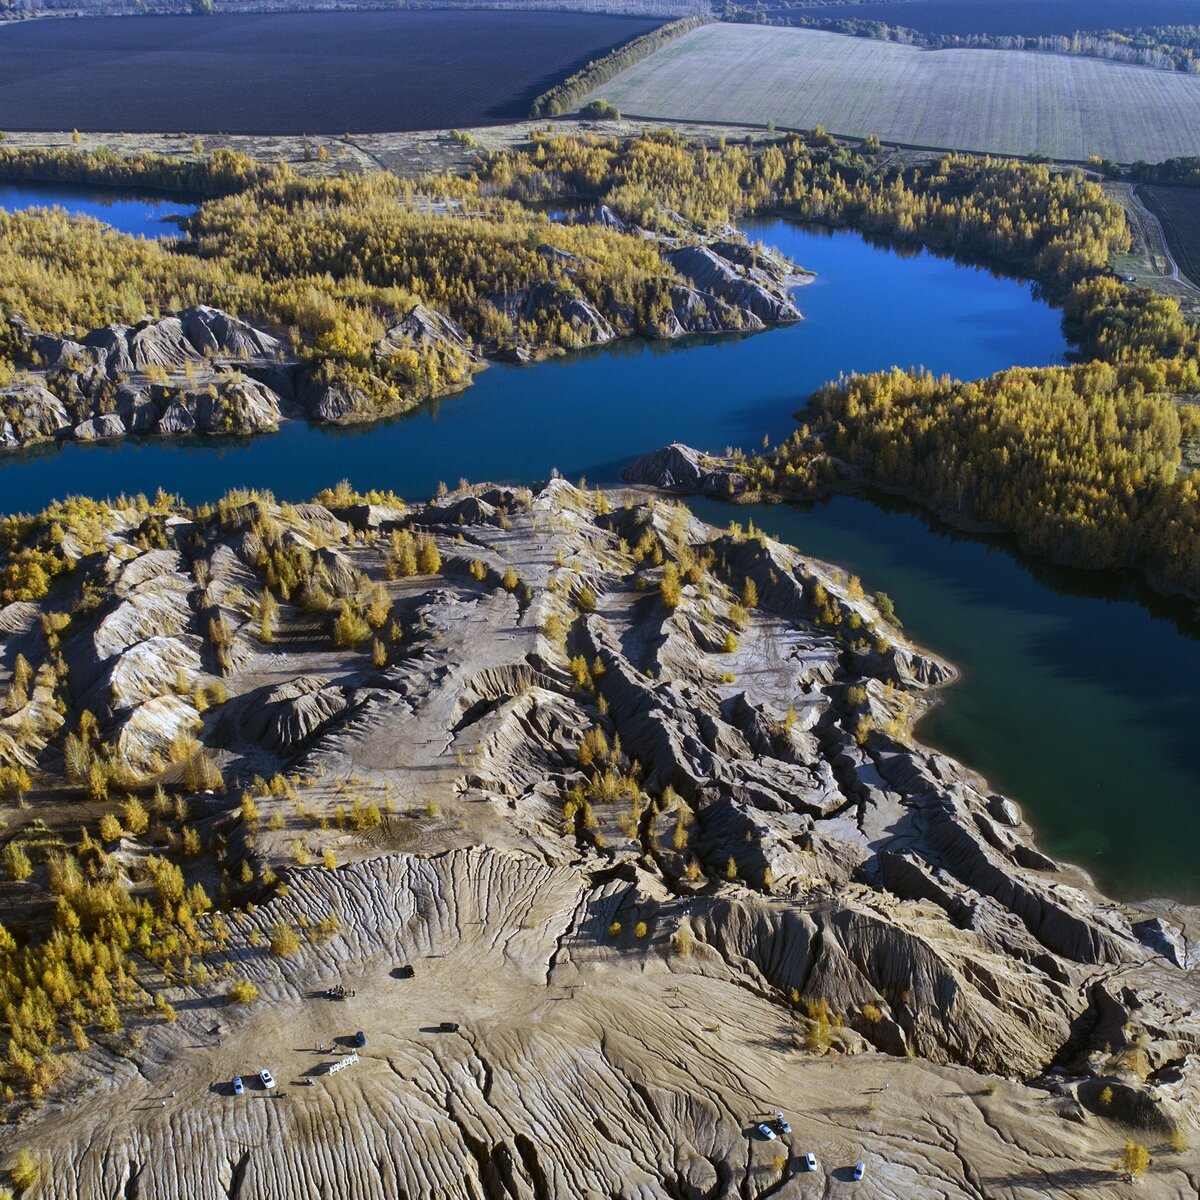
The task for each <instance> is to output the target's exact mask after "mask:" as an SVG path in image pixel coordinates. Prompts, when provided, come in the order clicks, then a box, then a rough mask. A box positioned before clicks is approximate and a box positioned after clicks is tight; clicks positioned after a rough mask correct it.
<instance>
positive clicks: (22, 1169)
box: [8, 1150, 42, 1191]
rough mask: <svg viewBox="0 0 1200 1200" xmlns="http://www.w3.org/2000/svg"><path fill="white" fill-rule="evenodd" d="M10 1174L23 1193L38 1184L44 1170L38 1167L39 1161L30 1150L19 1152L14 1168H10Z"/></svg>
mask: <svg viewBox="0 0 1200 1200" xmlns="http://www.w3.org/2000/svg"><path fill="white" fill-rule="evenodd" d="M8 1173H9V1175H11V1176H12V1181H13V1183H14V1184H16V1186H17V1187H18V1188H19V1189H20V1190H21V1191H24V1190H25V1189H26V1188H31V1187H33V1185H34V1184H35V1183H37V1181H38V1180H39V1179H40V1178H41V1176H42V1169H41V1167H40V1166H39V1165H38V1161H37V1159H36V1158H34V1157H33V1155H32V1154H30V1153H29V1151H28V1150H18V1151H17V1155H16V1157H15V1158H14V1159H13V1161H12V1166H10V1167H9V1168H8Z"/></svg>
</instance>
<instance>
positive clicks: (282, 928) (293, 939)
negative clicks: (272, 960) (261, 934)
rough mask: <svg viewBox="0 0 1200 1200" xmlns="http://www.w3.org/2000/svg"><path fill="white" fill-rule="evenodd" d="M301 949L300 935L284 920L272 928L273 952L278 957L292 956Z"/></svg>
mask: <svg viewBox="0 0 1200 1200" xmlns="http://www.w3.org/2000/svg"><path fill="white" fill-rule="evenodd" d="M299 949H300V935H299V934H298V933H297V932H296V931H295V930H294V929H293V928H291V926H290V925H285V924H284V923H283V922H282V921H280V922H278V923H277V924H275V925H274V926H272V928H271V953H272V954H274V955H275V957H276V958H291V956H292V955H293V954H295V953H296V951H297V950H299Z"/></svg>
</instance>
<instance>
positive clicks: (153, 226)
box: [0, 182, 196, 238]
mask: <svg viewBox="0 0 1200 1200" xmlns="http://www.w3.org/2000/svg"><path fill="white" fill-rule="evenodd" d="M55 206H57V207H59V208H65V209H67V210H68V211H69V212H73V213H84V214H86V215H87V216H89V217H95V218H96V220H98V221H105V222H107V223H108V224H109V225H111V226H113V227H114V228H115V229H119V230H121V232H122V233H133V234H137V235H138V236H140V237H148V238H163V237H178V236H179V225H178V223H177V221H175V220H174V219H173V218H176V217H181V216H187V215H188V214H190V213H193V212H195V211H196V206H195V205H194V204H188V203H186V202H184V201H181V200H175V199H165V198H163V197H161V196H158V197H154V196H134V195H129V194H127V193H124V192H117V191H113V190H112V189H107V190H106V189H104V188H88V187H68V186H67V185H65V184H61V183H53V184H49V183H48V184H41V183H2V182H0V208H2V209H5V210H6V211H8V212H19V211H21V210H22V209H26V208H53V207H55Z"/></svg>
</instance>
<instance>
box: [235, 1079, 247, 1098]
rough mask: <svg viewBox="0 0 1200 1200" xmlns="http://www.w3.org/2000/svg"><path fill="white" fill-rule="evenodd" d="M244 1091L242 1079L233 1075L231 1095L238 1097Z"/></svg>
mask: <svg viewBox="0 0 1200 1200" xmlns="http://www.w3.org/2000/svg"><path fill="white" fill-rule="evenodd" d="M245 1090H246V1089H245V1088H244V1087H243V1086H242V1077H241V1076H240V1075H235V1076H234V1077H233V1094H234V1095H235V1096H240V1095H241V1094H242V1093H243V1092H244V1091H245Z"/></svg>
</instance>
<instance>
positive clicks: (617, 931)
mask: <svg viewBox="0 0 1200 1200" xmlns="http://www.w3.org/2000/svg"><path fill="white" fill-rule="evenodd" d="M608 936H609V937H610V938H614V939H615V938H618V937H620V936H621V922H620V921H613V922H612V923H611V924H610V925H609V927H608Z"/></svg>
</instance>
